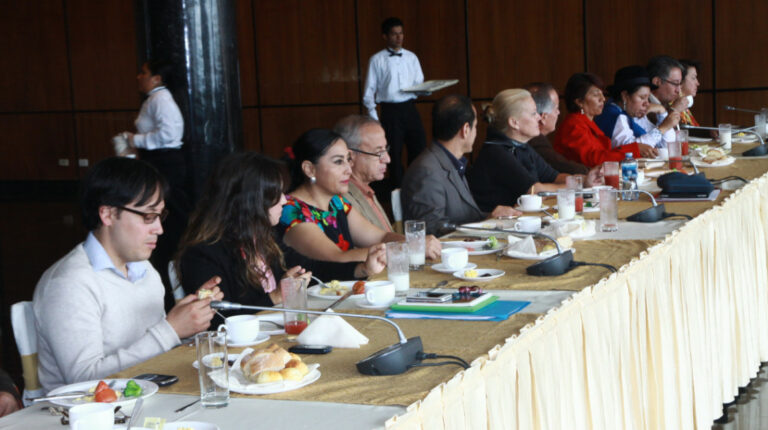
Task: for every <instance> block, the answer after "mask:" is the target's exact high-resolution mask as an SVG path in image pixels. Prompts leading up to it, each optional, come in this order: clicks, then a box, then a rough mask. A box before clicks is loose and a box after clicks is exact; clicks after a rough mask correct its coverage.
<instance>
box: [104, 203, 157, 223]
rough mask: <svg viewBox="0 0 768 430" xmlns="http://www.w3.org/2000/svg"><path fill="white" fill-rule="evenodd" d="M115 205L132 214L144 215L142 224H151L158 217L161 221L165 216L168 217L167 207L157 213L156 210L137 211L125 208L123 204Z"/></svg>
mask: <svg viewBox="0 0 768 430" xmlns="http://www.w3.org/2000/svg"><path fill="white" fill-rule="evenodd" d="M115 207H116V208H118V209H122V210H124V211H128V212H130V213H132V214H136V215H141V216H142V217H144V224H152V223H153V222H155V220H156V219H157V218H158V217H159V218H160V222H163V221H165V218H167V217H168V209H165V208H164V209H163V211H162V212H160V213H157V212H141V211H137V210H136V209H131V208H127V207H125V206H115Z"/></svg>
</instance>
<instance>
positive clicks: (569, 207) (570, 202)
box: [557, 188, 576, 220]
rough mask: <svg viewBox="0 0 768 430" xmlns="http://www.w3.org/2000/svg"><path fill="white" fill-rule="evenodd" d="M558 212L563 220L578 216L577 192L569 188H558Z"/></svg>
mask: <svg viewBox="0 0 768 430" xmlns="http://www.w3.org/2000/svg"><path fill="white" fill-rule="evenodd" d="M557 213H558V217H559V218H560V219H561V220H569V219H573V218H574V217H575V216H576V192H575V191H573V190H569V189H567V188H561V189H559V190H557Z"/></svg>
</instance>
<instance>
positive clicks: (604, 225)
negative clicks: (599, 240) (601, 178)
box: [598, 189, 619, 232]
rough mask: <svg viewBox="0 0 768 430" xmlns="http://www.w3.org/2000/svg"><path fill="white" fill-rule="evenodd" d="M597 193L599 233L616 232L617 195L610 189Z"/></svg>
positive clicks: (617, 220)
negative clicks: (598, 195)
mask: <svg viewBox="0 0 768 430" xmlns="http://www.w3.org/2000/svg"><path fill="white" fill-rule="evenodd" d="M598 192H599V193H600V231H605V232H611V231H617V230H618V229H619V204H618V200H617V197H618V196H617V193H616V191H615V190H611V189H601V190H600V191H598Z"/></svg>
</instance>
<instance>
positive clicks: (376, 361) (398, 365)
mask: <svg viewBox="0 0 768 430" xmlns="http://www.w3.org/2000/svg"><path fill="white" fill-rule="evenodd" d="M211 308H213V309H218V310H223V311H230V310H254V311H274V310H278V311H281V312H294V313H299V314H311V315H330V316H343V317H349V318H364V319H372V320H379V321H384V322H386V323H387V324H389V325H391V326H393V327H394V328H395V330H397V336H398V338H399V339H400V342H399V343H396V344H394V345H390V346H388V347H386V348H384V349H382V350H380V351H377V352H376V353H374V354H373V355H371V356H369V357H367V358H364V359H363V360H361V361H358V362H357V370H358V371H359V372H360V373H362V374H363V375H399V374H401V373H404V372H405V371H407V370H408V369H410V368H411V367H413V365H415V364H416V363H419V362H421V360H422V357H423V355H424V347H423V346H422V344H421V338H420V337H419V336H414V337H412V338H410V339H406V337H405V335H404V334H403V331H402V330H401V329H400V326H398V325H397V324H396V323H395V322H394V321H390V320H388V319H387V318H384V317H379V316H375V315H360V314H350V313H342V312H324V311H312V310H307V309H291V308H274V307H269V306H254V305H243V304H240V303H232V302H226V301H217V300H214V301H212V302H211Z"/></svg>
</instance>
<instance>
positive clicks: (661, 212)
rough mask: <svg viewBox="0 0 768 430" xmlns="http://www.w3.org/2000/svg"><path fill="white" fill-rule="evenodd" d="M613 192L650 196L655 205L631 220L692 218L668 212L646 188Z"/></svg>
mask: <svg viewBox="0 0 768 430" xmlns="http://www.w3.org/2000/svg"><path fill="white" fill-rule="evenodd" d="M611 192H613V193H616V194H624V193H631V192H637V193H643V194H645V195H647V196H648V197H650V199H651V203H652V204H653V206H651V207H649V208H648V209H643V210H641V211H640V212H637V213H636V214H633V215H630V216H628V217H627V221H631V222H657V221H661V220H663V219H665V218H672V217H683V218H687V219H692V218H691V216H689V215H683V214H676V213H671V212H667V211H666V210H665V208H664V204H663V203H662V204H658V203H657V202H656V199H655V198H654V197H653V194H651V193H649V192H648V191H645V190H640V189H637V190H611ZM576 193H577V194H590V193H588V192H586V191H576ZM538 194H539V195H540V196H542V197H544V196H556V195H557V193H556V192H553V191H542V192H540V193H538Z"/></svg>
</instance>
